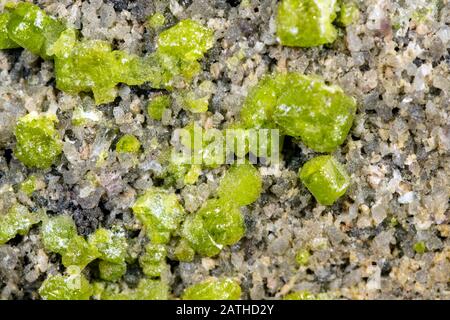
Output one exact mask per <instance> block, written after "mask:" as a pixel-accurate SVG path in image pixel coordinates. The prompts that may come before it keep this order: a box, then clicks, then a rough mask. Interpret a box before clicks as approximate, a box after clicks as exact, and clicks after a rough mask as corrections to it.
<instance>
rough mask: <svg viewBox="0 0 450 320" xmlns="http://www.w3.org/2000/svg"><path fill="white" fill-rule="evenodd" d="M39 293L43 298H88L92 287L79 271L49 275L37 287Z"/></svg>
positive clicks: (91, 292)
mask: <svg viewBox="0 0 450 320" xmlns="http://www.w3.org/2000/svg"><path fill="white" fill-rule="evenodd" d="M69 272H71V271H70V270H69ZM39 294H40V296H41V298H42V299H44V300H89V298H90V297H91V296H92V294H93V288H92V286H91V284H90V283H89V281H88V280H87V279H86V278H85V277H84V276H83V275H82V274H80V273H72V274H71V273H69V274H67V275H50V276H48V277H47V279H45V281H44V282H43V283H42V285H41V287H40V288H39Z"/></svg>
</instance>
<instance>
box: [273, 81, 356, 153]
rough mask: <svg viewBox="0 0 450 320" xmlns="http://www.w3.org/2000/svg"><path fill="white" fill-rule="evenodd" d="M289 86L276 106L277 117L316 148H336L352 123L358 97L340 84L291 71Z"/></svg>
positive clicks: (285, 127) (281, 124)
mask: <svg viewBox="0 0 450 320" xmlns="http://www.w3.org/2000/svg"><path fill="white" fill-rule="evenodd" d="M287 86H288V88H289V89H288V90H286V91H285V92H284V93H283V94H282V95H281V96H280V97H279V99H278V101H277V105H276V106H275V108H274V110H273V113H274V116H273V117H274V121H275V122H276V123H277V125H278V126H279V127H280V128H281V129H282V130H283V132H284V133H285V134H287V135H290V136H294V137H300V138H301V140H302V141H303V142H304V143H305V144H306V145H307V146H308V147H310V148H311V149H313V150H315V151H318V152H331V151H333V150H335V149H336V148H337V147H338V146H339V145H341V144H342V143H343V142H344V141H345V138H346V137H347V135H348V133H349V131H350V129H351V127H352V124H353V119H354V117H355V113H356V103H355V100H354V99H353V98H351V97H349V96H347V95H345V93H344V91H343V90H342V89H341V88H340V87H338V86H329V85H326V84H325V83H324V82H323V81H321V80H318V79H314V78H311V77H307V76H303V75H300V74H290V76H289V79H288V81H287Z"/></svg>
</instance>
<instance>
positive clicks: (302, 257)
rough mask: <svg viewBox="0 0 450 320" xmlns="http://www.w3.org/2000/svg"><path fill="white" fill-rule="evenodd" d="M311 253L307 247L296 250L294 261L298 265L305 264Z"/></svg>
mask: <svg viewBox="0 0 450 320" xmlns="http://www.w3.org/2000/svg"><path fill="white" fill-rule="evenodd" d="M310 256H311V254H310V253H309V250H307V249H301V250H299V251H298V252H297V254H296V255H295V261H296V262H297V264H298V265H300V266H306V265H307V264H308V262H309V257H310Z"/></svg>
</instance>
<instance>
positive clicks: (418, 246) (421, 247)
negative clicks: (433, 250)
mask: <svg viewBox="0 0 450 320" xmlns="http://www.w3.org/2000/svg"><path fill="white" fill-rule="evenodd" d="M413 249H414V251H415V252H416V253H419V254H422V253H425V251H427V247H426V245H425V242H423V241H419V242H416V243H415V244H414V246H413Z"/></svg>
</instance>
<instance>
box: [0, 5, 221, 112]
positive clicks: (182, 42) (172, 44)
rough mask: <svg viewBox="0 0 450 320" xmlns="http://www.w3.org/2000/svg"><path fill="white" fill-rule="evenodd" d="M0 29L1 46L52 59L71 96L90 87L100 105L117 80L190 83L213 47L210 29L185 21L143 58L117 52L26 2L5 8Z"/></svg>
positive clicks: (61, 85) (159, 85) (159, 84)
mask: <svg viewBox="0 0 450 320" xmlns="http://www.w3.org/2000/svg"><path fill="white" fill-rule="evenodd" d="M0 31H6V32H2V33H1V35H0V49H10V48H14V47H17V46H20V47H23V48H25V49H27V50H29V51H31V52H32V53H34V54H36V55H39V56H41V57H42V58H44V59H54V60H55V75H56V86H57V88H58V89H60V90H62V91H64V92H67V93H70V94H76V93H79V92H90V91H92V92H93V94H94V98H95V101H96V103H97V104H102V103H109V102H112V101H114V99H115V98H116V96H117V89H116V86H117V84H118V83H125V84H128V85H141V84H143V83H145V82H149V83H150V84H151V85H152V86H153V87H154V88H167V89H170V88H172V86H173V83H174V81H177V79H178V78H181V79H182V80H184V81H185V82H189V81H190V80H191V79H192V78H193V77H194V76H195V75H196V74H197V73H198V72H199V71H200V64H199V63H198V60H199V59H201V58H202V57H203V55H204V53H205V52H206V51H208V50H209V49H210V48H211V47H212V46H213V33H212V31H211V30H210V29H208V28H205V27H203V26H202V25H200V24H199V23H197V22H195V21H193V20H183V21H181V22H179V23H178V24H177V25H175V26H173V27H172V28H169V29H167V30H165V31H163V32H162V33H161V34H160V36H159V38H158V48H157V50H156V52H154V53H152V54H150V55H149V56H146V57H139V56H136V55H132V54H128V53H126V52H124V51H120V50H113V49H112V47H111V45H110V44H109V43H108V42H105V41H101V40H86V39H82V40H79V37H78V35H77V31H76V30H74V29H67V28H66V27H65V26H64V24H62V23H61V22H60V21H58V20H56V19H55V18H53V17H51V16H48V15H47V14H46V13H45V12H44V11H43V10H41V9H40V8H39V7H38V6H36V5H33V4H31V3H27V2H26V3H25V2H20V3H18V4H17V5H10V6H8V7H7V11H6V12H4V13H2V15H1V16H0ZM178 80H180V79H178Z"/></svg>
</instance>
